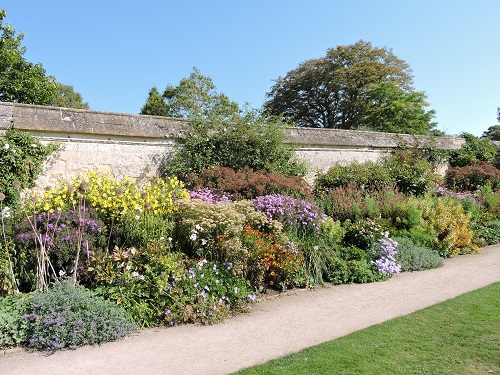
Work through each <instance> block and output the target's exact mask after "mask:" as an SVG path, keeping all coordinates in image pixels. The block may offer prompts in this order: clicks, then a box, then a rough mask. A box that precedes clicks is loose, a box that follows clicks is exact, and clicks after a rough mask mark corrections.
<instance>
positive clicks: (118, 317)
mask: <svg viewBox="0 0 500 375" xmlns="http://www.w3.org/2000/svg"><path fill="white" fill-rule="evenodd" d="M23 319H25V320H26V322H27V329H26V336H25V337H24V340H23V341H25V342H26V344H27V346H28V347H30V348H34V349H44V350H49V351H53V350H58V349H63V348H75V347H78V346H82V345H88V344H100V343H102V342H106V341H114V340H118V339H120V338H122V337H124V336H126V335H128V334H130V333H131V332H133V331H134V329H135V327H134V325H133V324H132V322H131V321H130V319H129V317H128V316H127V314H126V313H125V311H123V310H122V309H121V308H120V307H118V306H116V305H114V304H113V303H111V302H110V301H105V300H103V299H101V298H99V297H97V296H95V295H94V294H93V293H92V292H90V291H88V290H85V289H84V288H83V287H74V286H73V285H71V284H70V283H68V282H64V283H59V284H55V285H54V286H53V287H52V288H51V289H49V290H48V291H47V292H43V293H42V292H38V293H35V295H34V296H33V299H32V301H31V303H30V304H29V306H28V308H27V311H26V314H24V315H23Z"/></svg>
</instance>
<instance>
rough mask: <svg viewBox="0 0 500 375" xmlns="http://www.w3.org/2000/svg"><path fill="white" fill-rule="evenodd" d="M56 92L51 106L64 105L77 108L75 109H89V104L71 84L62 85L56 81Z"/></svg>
mask: <svg viewBox="0 0 500 375" xmlns="http://www.w3.org/2000/svg"><path fill="white" fill-rule="evenodd" d="M56 85H57V92H56V97H55V99H54V101H53V102H52V104H51V105H52V106H54V107H65V108H77V109H89V104H88V103H84V102H83V98H82V95H81V94H80V93H79V92H76V91H75V89H74V88H73V86H68V85H63V84H62V83H56Z"/></svg>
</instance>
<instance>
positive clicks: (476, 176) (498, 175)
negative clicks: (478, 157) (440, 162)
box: [445, 164, 500, 191]
mask: <svg viewBox="0 0 500 375" xmlns="http://www.w3.org/2000/svg"><path fill="white" fill-rule="evenodd" d="M445 180H446V184H447V186H448V188H450V189H453V190H458V191H475V190H477V189H479V188H481V187H483V186H486V185H489V186H491V187H492V188H494V189H498V188H500V170H499V169H497V168H495V167H493V166H491V165H487V164H480V165H474V166H465V167H455V168H450V169H448V170H447V171H446V175H445Z"/></svg>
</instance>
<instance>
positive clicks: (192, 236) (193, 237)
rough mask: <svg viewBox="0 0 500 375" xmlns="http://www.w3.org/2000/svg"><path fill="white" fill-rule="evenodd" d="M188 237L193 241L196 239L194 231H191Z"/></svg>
mask: <svg viewBox="0 0 500 375" xmlns="http://www.w3.org/2000/svg"><path fill="white" fill-rule="evenodd" d="M189 238H190V239H191V240H193V241H196V239H197V238H198V235H197V234H196V233H193V234H191V236H189Z"/></svg>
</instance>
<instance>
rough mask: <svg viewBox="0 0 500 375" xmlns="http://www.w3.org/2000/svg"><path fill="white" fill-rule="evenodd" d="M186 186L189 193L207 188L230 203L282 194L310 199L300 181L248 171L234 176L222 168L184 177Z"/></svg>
mask: <svg viewBox="0 0 500 375" xmlns="http://www.w3.org/2000/svg"><path fill="white" fill-rule="evenodd" d="M186 185H187V186H189V187H190V188H192V189H193V190H199V189H203V188H209V189H216V190H218V191H223V192H226V193H228V194H229V195H230V196H231V198H232V199H233V200H239V199H253V198H256V197H258V196H261V195H266V194H286V195H291V196H294V197H297V198H308V197H311V196H312V193H311V188H310V186H309V185H308V184H307V182H306V181H305V180H304V179H303V178H301V177H281V176H278V175H275V174H272V173H269V172H266V171H265V170H259V171H253V170H252V169H250V168H248V167H245V168H243V169H242V170H240V171H238V172H236V171H234V170H233V169H231V168H226V167H216V168H210V169H207V170H205V171H203V173H201V175H200V176H199V177H197V176H195V175H193V174H191V175H188V176H187V181H186Z"/></svg>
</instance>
